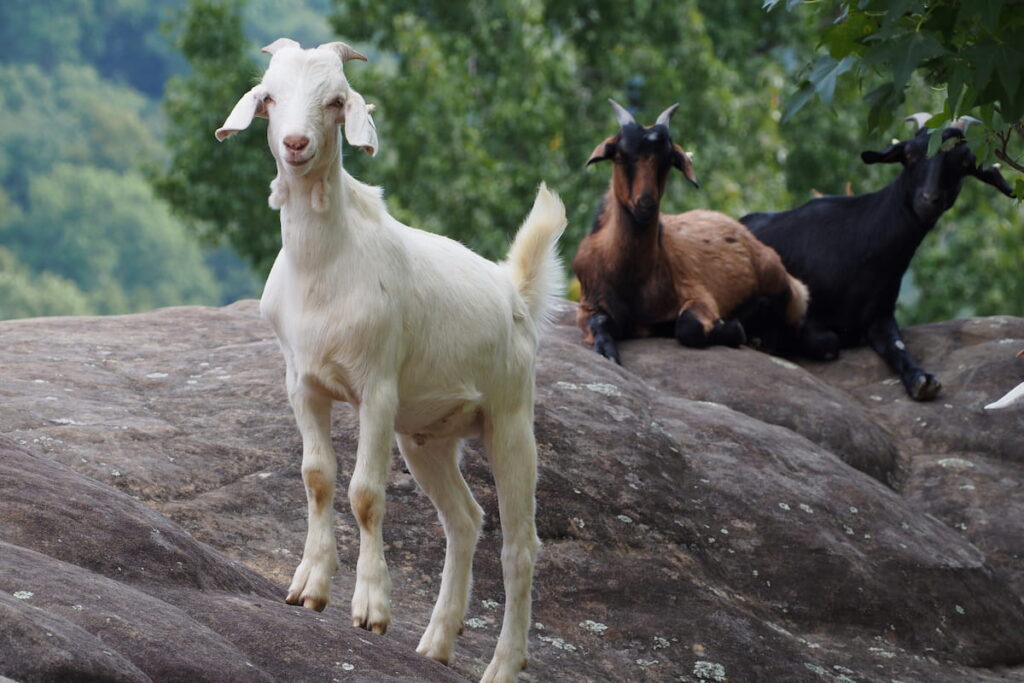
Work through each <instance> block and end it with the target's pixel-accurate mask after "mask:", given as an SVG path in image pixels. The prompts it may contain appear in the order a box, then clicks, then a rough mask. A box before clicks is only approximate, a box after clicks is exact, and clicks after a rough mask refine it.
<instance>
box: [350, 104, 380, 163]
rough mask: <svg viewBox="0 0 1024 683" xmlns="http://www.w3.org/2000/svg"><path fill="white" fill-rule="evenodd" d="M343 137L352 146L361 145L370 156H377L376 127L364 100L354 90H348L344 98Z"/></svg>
mask: <svg viewBox="0 0 1024 683" xmlns="http://www.w3.org/2000/svg"><path fill="white" fill-rule="evenodd" d="M345 139H346V140H348V144H350V145H352V146H353V147H362V148H363V150H364V151H365V152H366V153H367V154H369V155H370V156H371V157H375V156H377V127H376V126H375V125H374V124H373V117H372V116H370V107H369V106H367V104H366V100H364V99H363V96H362V95H360V94H359V93H357V92H356V91H355V90H349V93H348V99H346V100H345Z"/></svg>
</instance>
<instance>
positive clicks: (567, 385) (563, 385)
mask: <svg viewBox="0 0 1024 683" xmlns="http://www.w3.org/2000/svg"><path fill="white" fill-rule="evenodd" d="M555 386H556V387H558V388H559V389H565V390H566V391H579V389H580V385H579V384H573V383H572V382H555Z"/></svg>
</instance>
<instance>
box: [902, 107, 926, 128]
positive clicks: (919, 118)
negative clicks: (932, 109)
mask: <svg viewBox="0 0 1024 683" xmlns="http://www.w3.org/2000/svg"><path fill="white" fill-rule="evenodd" d="M931 117H932V115H931V114H929V113H928V112H926V111H919V112H917V113H916V114H911V115H910V116H908V117H907V118H905V119H903V120H904V121H913V122H914V123H916V124H917V129H918V130H921V129H922V128H924V124H926V123H928V119H930V118H931Z"/></svg>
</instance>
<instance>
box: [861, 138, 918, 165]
mask: <svg viewBox="0 0 1024 683" xmlns="http://www.w3.org/2000/svg"><path fill="white" fill-rule="evenodd" d="M906 149H907V143H905V142H897V143H894V144H892V145H889V146H888V147H886V148H885V149H883V150H882V151H881V152H874V151H872V150H868V151H866V152H861V153H860V160H861V161H863V162H864V163H865V164H895V163H896V162H903V161H904V160H905V158H906V157H905V156H904V154H905V152H906Z"/></svg>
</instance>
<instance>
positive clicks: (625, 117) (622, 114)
mask: <svg viewBox="0 0 1024 683" xmlns="http://www.w3.org/2000/svg"><path fill="white" fill-rule="evenodd" d="M608 101H609V102H611V103H612V109H614V110H615V120H616V121H618V122H619V127H622V126H625V125H626V124H629V123H636V119H634V118H633V115H632V114H630V113H629V112H628V111H626V110H625V109H624V108H623V106H622V105H621V104H619V103H618V102H616V101H615V100H613V99H612V98H610V97H609V98H608Z"/></svg>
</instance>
